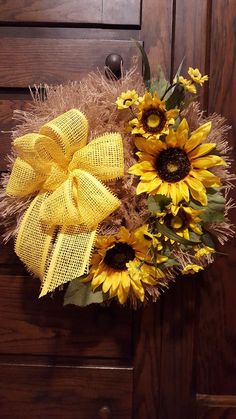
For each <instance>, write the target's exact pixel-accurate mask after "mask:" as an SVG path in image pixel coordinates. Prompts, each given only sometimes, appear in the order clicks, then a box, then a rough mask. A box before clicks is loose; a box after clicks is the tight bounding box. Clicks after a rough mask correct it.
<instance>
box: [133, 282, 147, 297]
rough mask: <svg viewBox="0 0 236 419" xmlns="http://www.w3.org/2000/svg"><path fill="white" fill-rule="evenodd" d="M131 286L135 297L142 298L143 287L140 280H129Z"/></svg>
mask: <svg viewBox="0 0 236 419" xmlns="http://www.w3.org/2000/svg"><path fill="white" fill-rule="evenodd" d="M131 286H132V288H133V291H134V293H135V295H136V297H137V298H139V300H140V301H143V300H144V289H143V286H142V284H141V282H140V281H134V280H132V281H131Z"/></svg>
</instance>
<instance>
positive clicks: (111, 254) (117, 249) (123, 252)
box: [104, 243, 135, 271]
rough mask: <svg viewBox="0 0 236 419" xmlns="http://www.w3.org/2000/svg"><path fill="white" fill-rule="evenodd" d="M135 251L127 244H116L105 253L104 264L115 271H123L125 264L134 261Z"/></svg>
mask: <svg viewBox="0 0 236 419" xmlns="http://www.w3.org/2000/svg"><path fill="white" fill-rule="evenodd" d="M134 258H135V251H134V249H133V248H132V247H131V246H130V245H129V244H127V243H117V244H115V246H114V247H112V248H111V249H109V250H108V251H107V252H106V256H105V258H104V262H105V263H106V265H108V266H110V267H111V268H113V269H116V270H117V271H123V270H125V269H127V268H126V263H128V262H129V261H130V260H134Z"/></svg>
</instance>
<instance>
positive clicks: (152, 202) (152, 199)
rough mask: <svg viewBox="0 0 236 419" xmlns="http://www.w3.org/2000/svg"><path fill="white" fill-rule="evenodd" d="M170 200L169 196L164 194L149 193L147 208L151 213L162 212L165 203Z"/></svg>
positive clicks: (168, 202)
mask: <svg viewBox="0 0 236 419" xmlns="http://www.w3.org/2000/svg"><path fill="white" fill-rule="evenodd" d="M170 202H171V198H168V197H167V196H166V195H161V194H157V195H153V196H152V195H150V196H149V197H148V200H147V204H148V209H149V211H150V212H151V213H152V214H156V213H157V212H162V211H163V210H164V209H165V207H166V206H167V205H169V204H170Z"/></svg>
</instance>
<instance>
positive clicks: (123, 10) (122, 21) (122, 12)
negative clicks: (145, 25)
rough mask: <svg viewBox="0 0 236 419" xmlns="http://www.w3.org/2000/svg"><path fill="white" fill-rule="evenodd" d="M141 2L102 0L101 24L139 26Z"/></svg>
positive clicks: (139, 0)
mask: <svg viewBox="0 0 236 419" xmlns="http://www.w3.org/2000/svg"><path fill="white" fill-rule="evenodd" d="M140 19H141V0H113V1H111V0H103V10H102V23H106V24H107V23H109V24H112V25H114V24H116V25H117V24H119V25H137V26H139V25H140Z"/></svg>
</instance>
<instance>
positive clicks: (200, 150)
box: [188, 143, 216, 160]
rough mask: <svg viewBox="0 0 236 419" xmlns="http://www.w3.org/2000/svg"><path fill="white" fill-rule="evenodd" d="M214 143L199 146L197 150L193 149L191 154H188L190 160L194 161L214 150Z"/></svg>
mask: <svg viewBox="0 0 236 419" xmlns="http://www.w3.org/2000/svg"><path fill="white" fill-rule="evenodd" d="M215 146H216V144H215V143H208V144H201V145H200V146H198V147H197V148H195V149H194V150H193V151H191V153H189V154H188V157H189V158H190V160H193V159H196V158H197V157H201V156H204V154H207V153H209V152H210V151H211V150H213V149H214V148H215Z"/></svg>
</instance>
